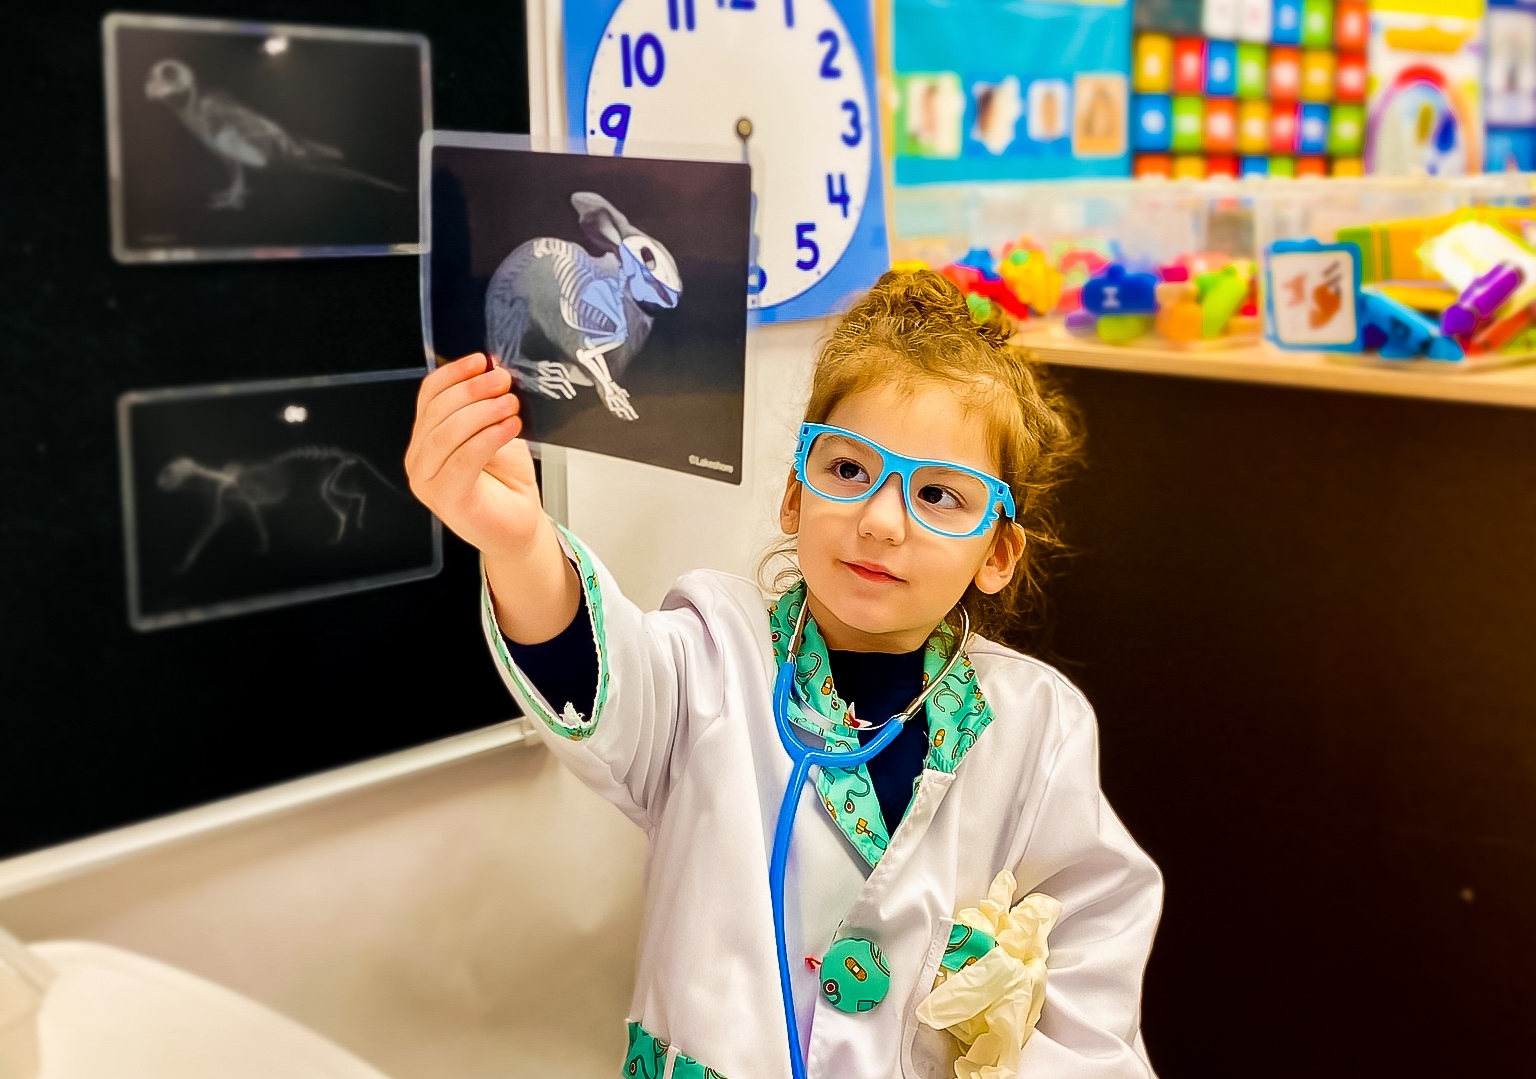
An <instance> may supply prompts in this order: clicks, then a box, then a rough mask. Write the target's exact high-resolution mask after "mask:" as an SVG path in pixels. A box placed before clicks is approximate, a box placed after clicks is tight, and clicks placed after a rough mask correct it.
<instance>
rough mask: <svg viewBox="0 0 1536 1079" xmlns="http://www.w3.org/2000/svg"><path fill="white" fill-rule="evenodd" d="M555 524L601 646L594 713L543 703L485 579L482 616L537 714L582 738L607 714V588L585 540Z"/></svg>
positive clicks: (570, 735)
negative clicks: (512, 649) (516, 659)
mask: <svg viewBox="0 0 1536 1079" xmlns="http://www.w3.org/2000/svg"><path fill="white" fill-rule="evenodd" d="M555 528H556V529H557V530H558V531H559V533H560V535H561V536H563V537H564V539H565V541H566V543H567V544H569V546H570V551H571V554H572V556H573V557H572V561H573V562H574V564H575V566H576V573H577V575H578V576H579V577H580V578H581V592H582V595H583V596H584V597H585V599H586V603H587V613H588V615H589V616H590V618H591V621H592V636H593V638H594V647H595V648H596V649H597V695H596V699H595V700H594V701H593V703H592V714H591V715H583V714H582V713H580V712H578V711H576V708H575V706H574V705H573V704H572V703H571V702H569V701H567V702H566V705H565V709H564V711H562V712H561V713H559V714H558V715H556V714H555V713H553V712H550V711H549V710H547V709H545V708H541V707H540V706H539V704H538V691H537V690H536V689H534V686H533V683H532V682H530V681H528V679H527V678H525V677H523V673H522V672H521V671H519V670H518V669H517V665H516V664H514V663H513V662H512V655H511V653H509V652H508V651H507V645H506V642H505V641H503V640H502V638H501V630H500V629H499V628H498V627H497V625H496V610H495V605H494V604H493V603H492V602H491V589H490V586H489V584H485V583H482V585H481V589H480V604H481V616H482V617H483V618H484V619H485V622H486V626H487V628H488V629H489V630H490V631H491V632H490V633H489V634H488V635H489V636H490V639H491V642H492V645H493V647H494V648H495V651H496V658H497V659H498V660H499V661H500V662H501V665H502V666H503V667H505V668H506V669H507V670H508V671H509V672H510V673H511V675H512V677H513V679H514V680H516V682H517V684H518V686H519V687H520V688H521V689H522V691H523V694H524V695H525V696H526V697H527V698H528V702H529V704H531V705H532V706H533V712H534V714H535V715H536V716H538V718H539V720H540V721H541V722H542V723H543V724H544V725H545V726H546V727H548V728H549V729H550V730H552V731H554V732H555V733H556V734H558V735H560V736H561V737H563V738H569V739H571V740H572V741H581V740H582V739H584V738H590V737H591V736H592V733H593V732H594V731H595V730H597V721H598V719H599V718H600V717H601V716H602V714H603V705H605V704H606V703H607V702H608V675H609V671H608V637H607V634H606V632H605V631H604V629H603V591H602V588H601V587H600V586H599V585H598V582H597V567H596V565H595V564H594V563H593V561H592V555H591V554H590V553H589V552H588V551H587V549H586V547H584V546H582V543H581V541H580V540H578V539H577V538H576V536H575V535H574V534H573V533H572V532H571V531H569V530H568V529H567V528H566V527H565V526H564V525H560V524H556V525H555ZM550 703H551V704H554V703H555V702H554V701H551V702H550Z"/></svg>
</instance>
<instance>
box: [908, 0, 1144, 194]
mask: <svg viewBox="0 0 1536 1079" xmlns="http://www.w3.org/2000/svg"><path fill="white" fill-rule="evenodd" d="M892 34H893V37H894V47H893V67H894V70H893V71H892V72H891V73H890V78H889V83H890V90H891V93H892V94H893V96H894V98H895V120H894V130H893V132H892V134H893V136H894V146H893V148H892V153H893V155H894V161H895V175H896V182H897V183H898V184H918V183H933V182H950V181H967V180H1039V179H1060V178H1066V177H1076V176H1126V175H1129V173H1130V140H1129V137H1128V133H1127V116H1128V110H1129V107H1130V89H1129V86H1130V83H1129V75H1130V64H1131V5H1130V3H1129V0H1099V2H1096V3H1088V2H1076V0H1019V2H1015V3H1008V4H1000V3H995V2H991V0H895V4H894V17H893V20H892Z"/></svg>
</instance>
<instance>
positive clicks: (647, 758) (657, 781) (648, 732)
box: [481, 528, 766, 831]
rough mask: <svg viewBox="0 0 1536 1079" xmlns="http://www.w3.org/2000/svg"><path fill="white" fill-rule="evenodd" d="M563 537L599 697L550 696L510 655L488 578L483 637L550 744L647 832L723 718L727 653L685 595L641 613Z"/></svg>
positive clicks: (602, 571)
mask: <svg viewBox="0 0 1536 1079" xmlns="http://www.w3.org/2000/svg"><path fill="white" fill-rule="evenodd" d="M560 541H561V546H562V548H563V549H564V550H565V553H566V556H567V557H568V558H570V559H571V561H572V563H573V564H574V565H575V567H576V570H577V573H578V575H579V576H580V578H581V587H582V592H583V595H584V598H585V601H586V605H587V611H588V615H589V618H590V620H591V623H592V638H593V640H592V646H593V647H594V648H595V649H596V651H597V692H596V696H595V698H594V699H593V700H591V701H590V707H589V706H588V705H589V702H588V701H586V700H583V701H579V702H578V701H550V700H548V699H546V698H545V696H544V695H543V694H542V693H541V692H540V691H539V689H538V687H537V686H536V685H535V684H534V682H533V680H532V679H531V678H530V677H529V676H528V673H527V672H526V671H524V670H522V669H521V668H520V667H519V666H518V665H517V663H516V662H515V661H514V660H513V659H512V656H511V654H510V652H509V651H508V649H507V644H506V641H505V639H504V638H503V637H502V635H501V630H500V628H499V627H498V626H497V624H496V615H495V610H494V607H493V605H492V603H491V595H490V588H489V585H488V584H487V583H486V581H485V578H484V574H483V573H482V576H481V622H482V625H483V628H484V630H485V636H486V640H487V642H488V643H489V644H490V647H491V653H492V655H493V657H494V658H495V661H496V666H497V668H498V670H499V671H500V673H501V676H502V679H503V681H504V682H505V683H506V685H507V688H508V689H509V690H510V691H511V692H512V695H513V696H514V697H515V698H516V699H517V701H518V703H519V704H520V705H521V706H522V708H523V710H524V713H525V714H526V715H528V716H529V717H530V718H531V719H532V720H533V722H534V727H535V729H536V730H537V731H538V732H539V734H540V735H541V737H542V739H543V741H544V742H545V743H546V744H547V745H548V746H549V747H550V748H551V749H552V750H553V751H554V752H555V754H556V755H557V756H558V757H560V758H561V760H562V762H563V763H564V764H565V765H566V766H567V767H569V768H570V769H571V770H572V771H573V772H574V773H575V774H576V775H577V777H578V778H580V779H581V780H582V781H583V782H584V783H586V785H587V786H589V787H591V788H592V789H593V790H595V791H596V792H597V793H598V794H600V795H602V796H603V797H604V798H606V799H608V800H609V801H610V802H612V803H614V804H615V805H616V806H618V807H619V809H621V810H622V811H623V812H624V814H625V815H626V816H628V817H629V818H630V819H631V820H633V821H634V822H635V823H636V824H638V825H640V826H641V827H642V828H645V829H646V830H647V831H649V830H651V828H652V827H653V826H654V824H655V822H656V821H657V820H659V819H660V816H661V811H662V808H663V806H664V804H665V801H666V797H667V794H668V793H669V791H670V788H671V785H672V781H673V779H674V777H675V775H676V774H677V773H678V772H679V771H680V769H681V767H682V765H683V764H684V763H685V759H686V750H687V746H688V745H689V744H691V738H692V736H693V735H694V734H695V733H696V731H697V729H698V728H699V726H700V725H701V724H702V723H704V722H706V721H707V720H708V719H709V718H711V717H712V716H714V715H718V712H719V698H720V697H721V692H720V689H721V686H722V685H723V681H724V679H723V674H724V672H723V666H724V661H723V657H721V656H720V655H719V649H718V647H717V645H716V641H715V638H714V637H713V636H712V635H711V633H710V632H709V629H708V627H707V626H706V624H705V620H704V619H705V613H704V612H703V611H702V610H700V609H699V607H698V606H696V605H694V604H693V603H690V602H689V601H688V600H687V599H686V598H684V597H683V595H682V594H681V593H680V592H679V591H678V590H676V589H674V591H673V592H672V593H671V594H669V596H668V597H667V601H666V603H665V604H664V605H663V609H662V610H659V611H653V612H650V613H642V612H641V611H640V609H639V608H638V607H637V606H636V605H635V604H634V603H632V602H630V600H629V599H628V598H626V597H625V596H624V594H623V593H622V592H621V591H619V588H618V585H617V584H616V583H615V581H614V579H613V577H612V575H610V574H609V572H608V570H607V568H606V567H604V566H603V564H602V563H601V562H600V561H599V560H598V559H597V558H596V556H595V555H593V554H592V553H591V552H590V551H589V550H588V549H587V548H586V547H584V546H583V545H582V544H581V542H580V541H579V540H578V539H577V538H576V537H575V536H574V535H572V534H571V533H570V532H568V531H566V530H565V529H563V528H562V529H560ZM765 624H766V619H765ZM711 694H713V697H711ZM711 700H713V702H714V703H713V706H712V705H711Z"/></svg>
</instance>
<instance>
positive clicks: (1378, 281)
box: [1255, 173, 1536, 371]
mask: <svg viewBox="0 0 1536 1079" xmlns="http://www.w3.org/2000/svg"><path fill="white" fill-rule="evenodd" d="M1533 191H1536V189H1533V186H1532V178H1531V177H1530V176H1528V175H1521V174H1502V173H1501V174H1491V175H1486V176H1474V177H1456V178H1427V177H1416V178H1394V177H1364V178H1360V179H1329V180H1296V181H1292V182H1289V183H1285V184H1276V185H1271V186H1270V187H1269V188H1268V189H1267V190H1266V191H1265V192H1264V196H1263V198H1262V199H1261V200H1260V202H1259V204H1258V208H1257V215H1256V227H1255V232H1256V240H1257V247H1258V251H1259V259H1260V287H1261V294H1262V295H1263V296H1264V304H1263V310H1264V336H1265V338H1266V341H1267V342H1268V344H1269V345H1270V346H1271V347H1275V348H1280V349H1286V350H1308V349H1317V350H1322V351H1328V352H1330V353H1337V354H1338V358H1339V359H1340V360H1341V361H1343V362H1367V363H1391V364H1399V365H1400V364H1402V363H1404V362H1407V363H1410V364H1412V365H1413V366H1415V367H1418V368H1422V369H1425V370H1433V371H1467V370H1477V369H1480V368H1483V367H1487V366H1500V365H1505V364H1509V363H1517V362H1525V361H1526V360H1527V359H1530V358H1533V357H1532V355H1531V354H1532V352H1533V348H1532V347H1531V345H1530V344H1529V343H1528V339H1527V338H1526V337H1525V336H1524V335H1523V334H1521V333H1517V332H1514V331H1515V330H1518V329H1519V327H1518V326H1515V324H1514V323H1509V324H1507V325H1506V326H1504V327H1502V328H1501V329H1500V330H1499V332H1497V333H1495V334H1493V335H1492V336H1487V335H1481V330H1485V329H1487V328H1488V327H1489V326H1491V325H1492V324H1493V323H1495V322H1503V321H1504V320H1505V319H1506V318H1512V317H1515V316H1519V318H1518V319H1516V321H1517V322H1518V321H1520V320H1523V319H1525V318H1526V317H1527V316H1526V315H1525V314H1524V312H1525V309H1526V308H1529V307H1531V306H1532V304H1533V303H1536V210H1533V209H1532V206H1533V198H1532V195H1533ZM1453 230H1454V231H1453ZM1495 230H1497V231H1495ZM1500 234H1502V236H1501V235H1500ZM1447 237H1453V238H1454V240H1455V242H1451V243H1446V242H1445V239H1446V238H1447ZM1462 237H1467V239H1465V240H1463V239H1462ZM1312 241H1315V242H1316V243H1317V244H1319V245H1322V246H1321V247H1318V248H1315V249H1314V250H1312V251H1308V250H1307V249H1305V247H1304V245H1307V244H1308V243H1309V242H1312ZM1468 243H1470V244H1473V245H1474V246H1476V247H1477V248H1478V250H1479V254H1478V255H1477V256H1476V257H1475V258H1473V259H1471V260H1470V261H1469V260H1467V259H1460V260H1458V259H1454V258H1448V257H1447V252H1448V251H1449V250H1450V249H1452V248H1457V249H1460V248H1462V247H1465V246H1466V244H1468ZM1339 245H1353V250H1350V249H1349V248H1348V247H1347V246H1339ZM1330 248H1333V250H1332V251H1331V252H1330ZM1495 252H1498V254H1495ZM1330 256H1332V257H1333V262H1334V263H1335V265H1330V264H1329V259H1330ZM1506 256H1507V258H1508V259H1510V260H1513V262H1515V263H1521V264H1522V273H1524V275H1525V279H1526V281H1525V284H1524V285H1523V286H1521V287H1519V288H1518V289H1517V291H1515V292H1514V293H1512V294H1510V295H1509V298H1508V300H1507V301H1503V300H1501V301H1500V302H1499V303H1498V304H1497V305H1496V306H1495V307H1493V308H1490V312H1489V313H1487V314H1485V315H1479V319H1480V321H1479V322H1478V323H1477V325H1478V326H1479V327H1480V330H1479V332H1478V333H1472V332H1467V333H1455V332H1453V331H1452V329H1451V327H1452V326H1453V325H1459V324H1457V323H1453V321H1451V320H1448V319H1447V315H1446V312H1447V311H1448V310H1449V309H1450V308H1451V307H1453V306H1455V305H1458V304H1465V303H1467V302H1468V301H1467V297H1466V295H1464V292H1465V290H1466V289H1467V288H1468V287H1469V286H1470V285H1471V284H1472V282H1473V281H1474V280H1477V279H1478V278H1479V277H1480V275H1481V274H1483V273H1484V272H1486V271H1488V270H1491V269H1492V268H1493V267H1494V266H1495V265H1497V264H1499V263H1502V262H1505V261H1506ZM1341 269H1342V272H1340V271H1341ZM1325 274H1327V275H1328V276H1326V277H1325V276H1324V275H1325ZM1340 297H1342V298H1340ZM1319 299H1321V300H1326V301H1327V302H1326V303H1325V304H1322V305H1319V304H1318V302H1317V301H1318V300H1319ZM1350 320H1355V322H1357V323H1358V325H1356V324H1355V322H1351V321H1350ZM1532 325H1533V326H1536V320H1532ZM1511 327H1513V329H1511ZM1530 340H1536V338H1533V339H1530ZM1447 361H1450V362H1447Z"/></svg>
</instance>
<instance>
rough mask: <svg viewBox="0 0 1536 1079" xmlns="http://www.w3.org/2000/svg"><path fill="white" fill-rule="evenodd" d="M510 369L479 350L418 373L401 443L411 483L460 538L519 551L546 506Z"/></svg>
mask: <svg viewBox="0 0 1536 1079" xmlns="http://www.w3.org/2000/svg"><path fill="white" fill-rule="evenodd" d="M511 388H512V375H511V374H510V372H508V371H506V370H504V369H503V368H500V367H494V366H492V365H491V363H490V360H488V359H487V358H486V356H485V355H483V354H481V353H473V354H471V355H469V356H465V357H463V358H461V359H457V360H454V361H453V362H452V363H449V364H445V365H444V366H442V367H439V368H438V369H437V370H435V371H433V372H431V373H430V374H428V375H427V377H426V378H424V379H422V382H421V391H420V393H419V394H418V395H417V398H416V424H415V426H414V427H413V428H412V430H411V444H410V446H409V447H408V448H407V449H406V451H405V471H406V475H407V476H409V477H410V483H411V491H412V492H413V493H414V494H415V495H416V497H417V498H419V499H421V501H422V502H423V503H424V504H425V505H426V507H427V508H428V509H430V510H431V511H432V512H433V513H435V514H436V515H437V517H438V519H439V520H441V521H442V522H443V524H445V525H446V526H448V528H449V529H451V530H452V531H453V532H455V533H457V534H458V535H459V536H460V537H461V538H462V539H464V540H466V541H467V542H469V543H470V544H472V545H474V546H475V547H478V548H479V549H480V550H481V551H482V552H484V553H485V554H487V555H490V556H493V557H503V558H519V557H521V556H522V555H523V554H525V553H526V552H528V551H530V550H531V549H532V547H533V545H534V540H535V539H536V538H537V537H538V536H539V534H540V530H541V529H542V528H543V527H544V521H545V518H544V507H543V505H542V503H541V502H540V500H539V488H538V484H537V482H536V481H535V478H534V471H533V457H532V455H531V454H530V453H529V452H528V443H526V442H524V441H523V440H522V439H520V438H518V437H517V436H518V435H519V434H521V433H522V430H523V419H522V415H521V412H520V409H519V403H518V400H517V396H516V395H515V394H513V393H511V392H509V391H510V390H511Z"/></svg>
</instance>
